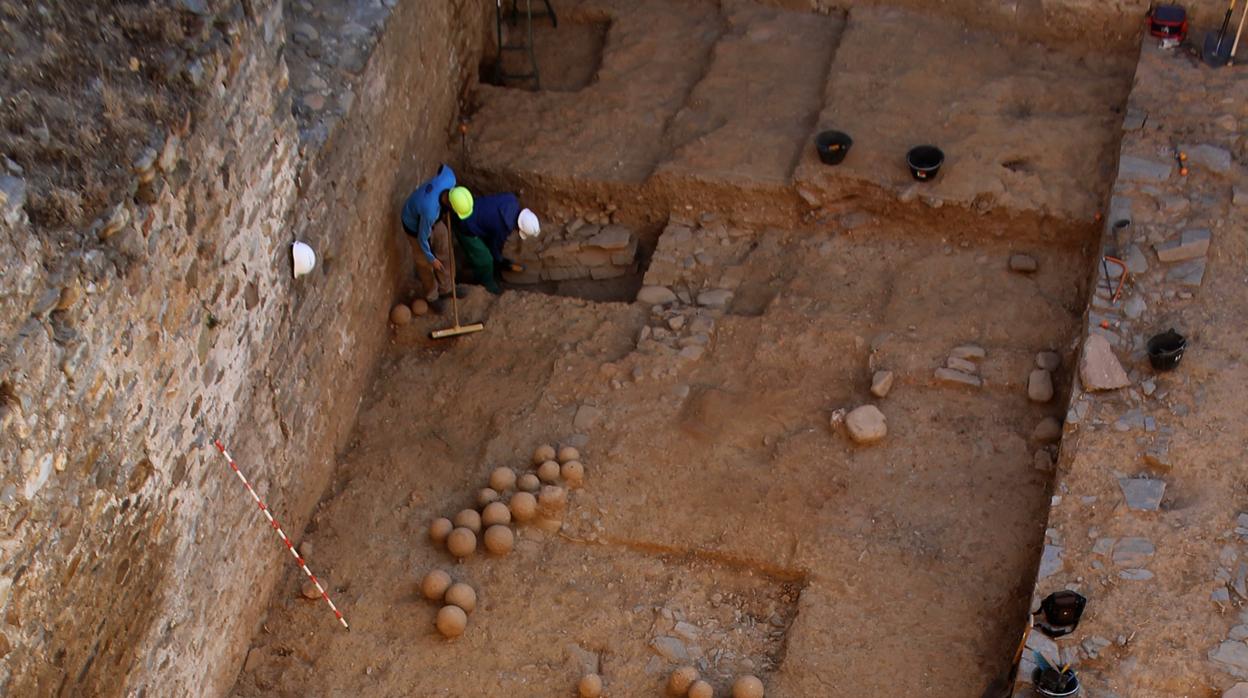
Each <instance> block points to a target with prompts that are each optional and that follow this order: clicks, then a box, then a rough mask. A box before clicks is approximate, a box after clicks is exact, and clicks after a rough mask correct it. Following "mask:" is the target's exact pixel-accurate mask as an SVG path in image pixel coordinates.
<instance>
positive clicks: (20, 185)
mask: <svg viewBox="0 0 1248 698" xmlns="http://www.w3.org/2000/svg"><path fill="white" fill-rule="evenodd" d="M25 205H26V180H24V179H22V178H20V177H10V176H8V175H0V220H3V221H4V222H5V223H6V224H7V225H10V226H16V225H17V224H18V223H19V222H20V221H21V219H22V208H23V207H24V206H25Z"/></svg>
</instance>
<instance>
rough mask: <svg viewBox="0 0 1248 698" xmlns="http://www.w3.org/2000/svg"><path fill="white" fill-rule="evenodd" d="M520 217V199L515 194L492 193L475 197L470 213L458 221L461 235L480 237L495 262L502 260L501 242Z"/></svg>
mask: <svg viewBox="0 0 1248 698" xmlns="http://www.w3.org/2000/svg"><path fill="white" fill-rule="evenodd" d="M519 218H520V200H519V199H517V198H516V195H515V194H510V193H505V194H493V195H491V196H482V197H479V198H477V199H476V200H475V201H474V202H473V204H472V215H471V216H468V217H467V218H465V219H464V220H462V221H458V223H457V225H458V230H459V233H460V234H461V235H468V236H470V237H474V238H480V239H481V240H482V241H484V242H485V246H486V247H488V248H490V255H491V256H493V257H494V261H495V262H501V261H503V244H504V243H506V242H507V236H508V235H511V233H512V231H514V230H515V229H516V221H517V219H519Z"/></svg>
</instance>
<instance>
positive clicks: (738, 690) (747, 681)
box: [732, 674, 763, 698]
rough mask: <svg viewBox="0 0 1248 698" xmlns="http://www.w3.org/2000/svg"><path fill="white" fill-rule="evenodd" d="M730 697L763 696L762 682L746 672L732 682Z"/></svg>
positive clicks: (747, 697)
mask: <svg viewBox="0 0 1248 698" xmlns="http://www.w3.org/2000/svg"><path fill="white" fill-rule="evenodd" d="M732 698H763V682H762V681H759V680H758V677H757V676H751V675H750V674H746V675H745V676H742V677H740V678H738V679H737V680H736V682H735V683H733V684H732Z"/></svg>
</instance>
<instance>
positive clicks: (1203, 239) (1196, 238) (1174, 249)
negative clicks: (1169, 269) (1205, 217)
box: [1153, 228, 1212, 263]
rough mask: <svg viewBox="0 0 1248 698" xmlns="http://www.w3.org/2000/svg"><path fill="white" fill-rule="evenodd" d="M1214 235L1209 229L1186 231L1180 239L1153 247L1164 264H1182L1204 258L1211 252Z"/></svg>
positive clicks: (1181, 234)
mask: <svg viewBox="0 0 1248 698" xmlns="http://www.w3.org/2000/svg"><path fill="white" fill-rule="evenodd" d="M1211 235H1212V233H1210V231H1209V230H1208V229H1207V228H1192V229H1190V230H1184V231H1183V232H1182V233H1180V234H1179V237H1177V238H1175V239H1172V240H1167V241H1165V242H1162V243H1158V244H1156V245H1153V250H1155V251H1156V252H1157V259H1160V260H1161V261H1163V262H1167V263H1169V262H1182V261H1186V260H1189V259H1196V258H1197V257H1204V256H1205V255H1206V254H1207V253H1208V252H1209V239H1210V236H1211Z"/></svg>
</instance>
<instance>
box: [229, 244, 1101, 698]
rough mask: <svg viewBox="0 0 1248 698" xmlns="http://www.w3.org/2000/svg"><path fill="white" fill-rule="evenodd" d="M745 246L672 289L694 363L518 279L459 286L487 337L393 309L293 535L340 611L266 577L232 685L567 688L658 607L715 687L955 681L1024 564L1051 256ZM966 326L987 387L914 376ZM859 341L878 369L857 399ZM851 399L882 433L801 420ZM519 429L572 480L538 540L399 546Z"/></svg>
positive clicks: (1004, 619) (1002, 632) (532, 691)
mask: <svg viewBox="0 0 1248 698" xmlns="http://www.w3.org/2000/svg"><path fill="white" fill-rule="evenodd" d="M724 247H725V248H727V247H728V246H724ZM746 248H747V249H748V250H749V252H748V254H747V255H746V257H744V258H743V259H723V260H721V262H722V263H723V264H724V265H725V266H727V265H729V264H730V263H733V264H739V265H740V266H742V267H744V269H745V270H747V272H748V273H747V274H746V277H745V279H746V280H745V281H744V282H743V285H742V286H741V287H740V288H739V290H738V297H739V298H743V299H747V300H746V301H742V310H743V311H748V312H746V314H737V312H735V310H736V308H735V307H733V306H730V308H729V312H727V313H726V314H723V315H717V314H716V313H712V312H708V311H706V310H705V309H702V310H701V311H686V313H688V314H689V316H690V317H691V318H693V319H694V320H696V318H698V317H703V318H707V319H709V320H710V321H711V322H710V324H711V325H712V327H711V329H710V330H709V331H710V334H711V337H712V339H711V341H710V344H709V346H710V350H709V352H708V353H707V354H706V355H705V356H703V357H702V358H701V359H698V360H688V359H682V358H680V357H679V356H678V355H676V352H675V350H674V349H670V348H667V347H666V346H665V345H661V344H658V343H655V342H654V341H652V340H645V341H641V342H638V340H637V337H638V333H639V331H640V330H641V329H642V327H643V325H647V324H650V325H655V326H660V325H664V324H665V321H664V319H663V318H662V317H661V316H658V315H653V314H650V313H647V312H646V309H645V308H643V307H642V306H640V305H636V304H633V305H625V304H592V303H587V302H585V301H580V300H574V299H566V298H557V297H550V296H543V295H538V294H526V293H514V292H513V293H508V294H506V295H505V296H503V297H502V298H501V299H499V300H497V301H490V300H488V299H485V298H483V297H481V295H475V296H474V297H473V298H472V299H471V300H470V302H469V306H470V310H469V311H468V313H467V314H468V315H469V316H470V317H473V318H476V317H484V318H486V323H487V330H486V331H485V332H484V333H481V334H478V335H474V336H472V337H470V338H463V339H460V340H458V341H457V342H453V343H450V344H446V345H437V346H430V344H429V342H428V340H424V339H423V338H422V336H423V333H424V332H427V331H428V330H429V329H430V328H431V327H434V326H437V325H438V321H435V320H423V321H419V322H418V323H416V324H415V325H413V326H411V327H408V328H403V329H402V330H400V331H399V332H398V334H397V336H396V343H395V353H394V356H393V358H392V359H391V361H390V362H389V363H388V364H387V365H386V366H385V367H384V368H383V369H382V372H381V376H380V377H379V380H378V383H377V385H376V386H375V388H374V390H373V393H372V394H371V395H370V396H369V397H368V399H367V400H368V403H369V404H368V405H367V406H366V407H365V410H364V415H363V417H362V418H361V421H360V425H359V432H358V440H357V445H356V446H355V448H354V449H352V450H351V451H350V452H349V453H348V454H346V455H345V457H344V459H343V463H342V465H341V467H340V475H339V479H338V482H337V484H336V486H335V488H334V491H333V493H331V495H330V496H329V497H328V498H327V499H326V501H325V502H324V504H323V505H322V507H321V509H320V511H319V512H318V514H317V515H316V517H315V523H314V524H313V526H312V528H310V530H309V531H308V532H307V534H306V538H305V539H306V540H309V541H311V542H312V543H313V545H314V554H313V556H312V560H313V561H314V563H315V564H316V565H319V566H320V567H321V569H324V570H325V573H326V576H327V577H328V578H329V579H330V580H331V584H332V586H333V588H334V589H335V590H336V592H337V596H338V597H339V599H340V601H341V603H342V605H343V607H344V609H345V610H346V612H347V614H348V618H349V619H350V620H351V622H352V623H353V630H352V632H351V633H349V634H348V633H345V632H340V631H339V630H338V629H335V627H334V626H333V625H332V623H331V621H332V618H331V617H329V616H328V615H327V611H326V610H325V609H324V608H323V607H321V606H319V605H318V604H316V603H313V602H309V601H305V600H303V599H302V598H298V589H299V586H300V580H299V578H298V576H296V575H295V574H294V573H293V572H292V574H291V575H289V577H288V580H287V582H286V584H285V585H284V586H283V588H282V591H281V593H280V594H279V596H278V597H277V598H276V599H275V600H274V605H273V607H272V609H271V611H270V615H269V617H268V619H267V620H266V622H265V628H266V631H265V632H262V633H261V634H260V635H259V636H258V637H257V640H256V645H255V647H254V648H253V649H252V651H251V655H250V656H249V659H248V662H247V669H246V671H245V673H244V675H243V676H242V677H241V678H240V681H239V684H238V686H237V688H236V691H235V692H236V694H237V695H262V694H266V695H271V694H274V693H278V694H285V693H293V692H311V693H313V694H334V693H347V692H362V693H369V694H373V695H462V696H469V695H472V696H480V695H498V696H503V695H509V696H510V695H516V696H519V695H532V696H550V695H565V694H569V691H570V690H571V688H572V686H573V685H574V683H575V679H576V678H577V677H578V676H579V674H580V672H581V671H582V670H583V668H584V666H585V664H586V662H590V663H592V662H597V663H598V666H599V668H600V670H601V671H602V673H603V675H604V676H605V677H606V679H607V682H608V686H609V688H610V690H611V692H612V694H613V695H650V694H653V693H655V692H656V691H657V690H658V689H659V687H661V685H662V681H663V680H664V678H665V676H666V673H667V672H668V671H670V670H671V669H672V668H674V666H675V665H674V664H673V663H672V662H670V661H668V660H665V659H662V658H661V657H660V656H659V655H658V654H657V653H656V652H655V651H654V650H653V649H652V648H651V642H652V641H653V640H654V639H655V638H658V637H671V636H675V635H676V630H675V629H674V626H675V623H676V622H678V621H680V622H684V623H688V624H689V625H691V626H693V627H694V628H695V631H693V633H692V634H693V639H691V640H687V641H684V644H685V645H686V647H687V649H688V651H689V652H691V653H693V654H694V655H700V656H701V658H702V660H703V662H704V666H705V673H706V674H707V675H708V676H709V677H710V678H711V680H712V682H713V683H714V684H715V685H716V686H717V688H718V689H719V690H724V689H725V688H726V687H727V686H728V685H730V683H731V679H732V677H733V676H734V675H735V674H736V673H738V672H742V671H746V670H750V671H754V672H755V673H757V674H759V675H760V676H762V677H763V678H764V680H765V681H766V682H767V684H768V687H769V690H770V691H771V692H770V693H769V695H779V696H810V695H827V694H829V693H828V691H834V693H835V694H846V695H853V694H860V695H886V694H906V695H933V696H950V695H979V692H980V691H982V689H983V687H984V686H985V685H987V683H988V681H989V680H990V679H991V678H992V677H994V676H996V675H998V674H1000V673H1003V672H1004V671H1005V668H1006V665H1007V664H1008V661H1009V656H1008V655H1009V654H1010V651H1011V649H1012V647H1011V643H1012V641H1013V640H1012V639H1011V635H1012V634H1013V633H1015V632H1016V631H1017V628H1015V627H1013V625H1014V623H1012V622H1011V619H1015V618H1017V617H1019V615H1020V613H1021V609H1022V606H1025V605H1026V603H1027V598H1026V595H1027V593H1028V591H1029V580H1030V578H1031V576H1032V574H1034V565H1035V560H1036V559H1037V555H1038V546H1039V544H1040V541H1041V539H1042V531H1043V512H1044V509H1045V506H1046V505H1047V497H1046V486H1047V483H1048V477H1049V476H1048V475H1047V474H1046V473H1042V472H1039V471H1036V470H1035V469H1034V468H1033V465H1032V448H1033V446H1032V445H1029V444H1028V441H1027V436H1028V435H1029V434H1030V432H1031V430H1032V428H1033V427H1034V425H1035V423H1036V422H1037V421H1038V420H1039V419H1040V418H1041V417H1042V416H1044V415H1045V414H1047V413H1049V412H1052V411H1053V409H1048V408H1045V407H1038V406H1035V405H1033V404H1031V403H1028V401H1027V399H1026V395H1025V392H1026V391H1025V387H1024V383H1025V380H1026V375H1027V372H1028V369H1029V367H1030V365H1031V361H1032V356H1033V354H1034V352H1035V351H1036V350H1039V349H1047V348H1057V347H1059V346H1062V345H1064V344H1065V342H1066V340H1067V339H1068V338H1069V336H1070V333H1071V332H1072V331H1073V328H1074V327H1075V323H1076V321H1077V313H1075V312H1072V311H1071V308H1077V307H1078V305H1079V304H1078V299H1079V298H1080V297H1081V296H1080V293H1081V291H1080V288H1079V283H1078V280H1079V278H1080V277H1081V276H1082V273H1081V271H1080V270H1081V268H1082V261H1081V260H1082V258H1081V256H1080V254H1079V253H1078V251H1075V250H1048V251H1040V252H1038V253H1037V256H1038V257H1039V258H1040V260H1041V265H1042V266H1041V269H1042V271H1041V272H1040V273H1039V274H1037V275H1036V276H1034V277H1025V276H1021V275H1018V274H1014V273H1011V272H1009V271H1008V270H1007V269H1006V259H1007V257H1008V254H1009V252H1010V251H1011V250H1010V249H1009V248H1008V247H1006V246H1005V245H1002V244H998V243H992V242H988V241H980V242H979V243H978V244H975V245H974V246H971V245H970V243H969V242H967V246H966V247H963V246H962V245H961V244H959V243H950V244H948V245H942V244H940V243H937V242H917V241H914V240H912V239H909V238H908V237H906V236H904V235H902V234H900V231H898V230H896V229H891V228H890V227H889V226H887V225H884V226H881V227H879V228H876V229H870V230H864V231H861V232H859V233H856V234H855V236H853V237H851V236H844V235H841V236H822V235H816V234H813V233H809V232H803V233H786V232H782V231H763V232H760V233H758V234H757V236H756V237H754V238H753V240H752V244H750V245H747V246H746ZM754 285H761V286H764V287H765V288H763V289H761V290H760V289H755V288H752V287H753V286H754ZM760 297H761V298H766V299H769V300H764V301H762V302H759V301H758V298H760ZM491 302H492V305H489V304H490V303H491ZM694 320H691V321H690V326H692V322H693V321H694ZM698 322H700V323H701V324H702V326H701V327H700V329H706V327H705V325H706V320H699V321H698ZM651 332H653V329H652V330H651ZM968 341H976V342H979V343H981V344H982V345H983V346H985V347H986V348H987V349H988V358H987V359H986V360H985V362H984V365H983V368H982V373H983V375H984V376H985V378H986V380H987V387H985V388H984V389H982V390H980V391H970V390H965V389H962V390H960V389H954V388H950V387H946V386H942V385H937V384H935V383H934V381H933V379H932V372H933V369H934V368H935V367H937V366H938V365H940V364H941V362H942V361H943V360H944V358H945V355H946V354H947V353H948V351H949V350H950V349H951V348H952V347H954V346H955V345H958V344H961V343H964V342H968ZM873 344H874V346H875V351H874V352H872V345H873ZM873 353H874V358H871V356H872V354H873ZM871 363H874V364H876V365H877V366H882V367H887V368H891V369H893V370H895V371H896V372H897V383H896V385H895V387H894V388H893V392H892V394H890V395H889V397H888V398H886V399H884V400H875V399H870V400H869V395H868V393H867V387H868V385H869V381H870V371H869V368H868V366H869V364H871ZM465 366H474V367H475V368H474V370H471V371H465V370H464V367H465ZM613 384H614V385H618V387H612V386H613ZM867 401H871V402H876V403H878V404H879V405H880V406H881V408H882V409H883V410H884V412H885V413H886V415H887V416H888V419H889V428H890V433H889V436H888V438H887V440H886V441H885V442H884V443H882V444H880V445H877V446H873V447H855V446H853V445H851V444H850V443H849V442H848V441H847V439H846V438H845V437H844V436H843V435H840V434H837V433H833V432H832V431H831V430H830V429H829V426H828V415H829V413H830V411H831V410H833V409H835V408H837V407H841V406H854V405H856V404H859V403H862V402H867ZM586 405H589V406H593V407H594V409H596V410H597V412H596V413H593V414H591V415H590V416H591V417H592V419H588V420H584V421H581V422H580V425H581V427H582V428H581V429H579V430H578V429H577V428H575V427H574V423H575V421H576V419H577V415H578V413H579V412H584V410H585V407H584V406H586ZM582 416H584V415H582ZM542 441H572V442H574V443H583V444H584V445H583V448H582V452H583V453H584V459H585V461H586V464H587V468H588V471H589V476H588V483H587V486H586V488H585V489H584V490H581V491H576V492H574V493H573V494H572V496H571V505H570V509H569V511H568V513H567V516H566V518H565V520H564V524H563V529H562V530H561V531H560V532H559V533H557V534H551V533H545V532H542V531H541V530H539V529H536V528H521V529H520V531H521V537H520V544H519V545H518V547H517V550H516V552H514V553H513V554H512V555H510V556H508V557H505V558H497V559H491V558H486V557H481V556H478V557H474V558H472V559H469V560H467V561H465V562H464V563H462V564H455V563H454V561H452V560H450V559H448V558H447V557H446V554H445V553H444V552H441V551H439V550H437V549H435V548H434V547H433V546H432V545H431V544H430V543H429V542H428V541H427V539H426V538H425V535H424V526H425V525H426V524H427V522H428V521H429V520H430V519H432V518H434V517H436V516H441V515H450V514H453V513H454V512H455V511H456V510H458V509H460V508H462V507H464V506H467V505H469V504H470V503H471V499H472V496H473V493H475V491H476V489H477V488H479V487H481V486H483V485H484V484H485V480H486V477H487V475H488V473H489V471H490V470H491V469H492V468H493V467H494V466H496V465H499V464H507V465H512V466H521V465H523V464H524V463H525V462H526V459H527V456H528V454H529V453H530V452H531V450H532V449H533V447H534V446H535V445H537V444H538V443H540V442H542ZM435 566H440V567H443V568H445V569H448V570H449V571H451V572H452V574H453V575H454V576H456V577H458V578H462V579H464V580H467V581H470V582H471V583H472V584H474V585H475V586H476V587H477V589H478V593H479V595H480V597H481V608H480V609H479V610H478V611H477V612H476V614H475V615H474V616H473V617H472V619H471V624H470V627H469V631H468V633H467V634H466V635H465V636H464V637H463V638H461V639H460V640H457V641H453V642H446V641H444V640H442V639H440V637H438V636H437V635H436V633H435V632H434V630H433V627H432V619H433V615H434V613H435V611H436V608H434V607H433V606H431V605H430V604H429V603H428V602H425V601H423V600H421V599H419V598H418V595H417V592H416V584H417V582H418V580H419V578H420V576H421V575H423V574H424V572H425V571H427V570H428V569H431V568H433V567H435ZM1003 611H1004V612H1003ZM669 616H670V617H669ZM682 628H684V630H685V631H686V632H688V628H685V626H682ZM695 647H696V648H697V649H696V650H695V649H693V648H695ZM865 666H870V667H872V668H873V670H872V671H871V672H863V671H861V668H862V667H865ZM968 676H973V677H975V679H974V681H973V683H974V684H975V685H974V686H969V685H968V682H969V680H968V678H967V677H968ZM951 685H956V686H957V687H958V688H957V689H951V688H950V686H951ZM832 687H835V688H832Z"/></svg>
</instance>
